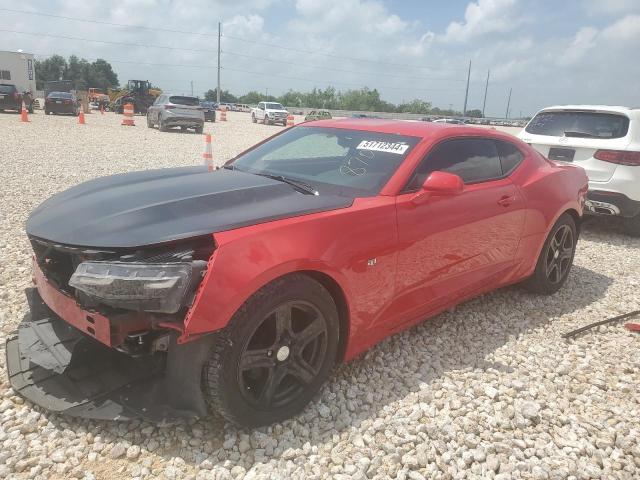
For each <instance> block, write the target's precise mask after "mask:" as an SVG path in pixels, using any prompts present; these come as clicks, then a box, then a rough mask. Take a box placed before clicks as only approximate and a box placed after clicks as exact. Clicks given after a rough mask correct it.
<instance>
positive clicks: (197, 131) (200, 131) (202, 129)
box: [196, 126, 204, 133]
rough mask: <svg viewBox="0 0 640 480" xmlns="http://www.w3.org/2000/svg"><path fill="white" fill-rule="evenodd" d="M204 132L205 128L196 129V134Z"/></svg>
mask: <svg viewBox="0 0 640 480" xmlns="http://www.w3.org/2000/svg"><path fill="white" fill-rule="evenodd" d="M203 131H204V126H201V127H196V133H202V132H203Z"/></svg>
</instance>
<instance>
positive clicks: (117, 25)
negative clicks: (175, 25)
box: [0, 8, 217, 37]
mask: <svg viewBox="0 0 640 480" xmlns="http://www.w3.org/2000/svg"><path fill="white" fill-rule="evenodd" d="M0 10H2V11H4V12H12V13H20V14H24V15H38V16H40V17H50V18H61V19H64V20H73V21H75V22H84V23H95V24H98V25H109V26H111V27H124V28H140V29H143V30H156V31H158V32H169V33H182V34H185V35H202V36H207V37H209V36H211V37H213V36H216V35H217V34H215V33H200V32H187V31H184V30H171V29H169V28H158V27H146V26H144V25H131V24H125V23H114V22H105V21H102V20H92V19H89V18H78V17H67V16H65V15H54V14H53V13H44V12H30V11H27V10H15V9H13V8H0Z"/></svg>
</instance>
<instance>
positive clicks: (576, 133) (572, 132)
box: [564, 130, 607, 138]
mask: <svg viewBox="0 0 640 480" xmlns="http://www.w3.org/2000/svg"><path fill="white" fill-rule="evenodd" d="M564 136H565V137H578V138H607V137H602V136H600V135H594V134H593V133H589V132H580V131H578V130H568V131H566V132H564Z"/></svg>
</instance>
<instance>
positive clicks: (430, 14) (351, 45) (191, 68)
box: [0, 0, 640, 117]
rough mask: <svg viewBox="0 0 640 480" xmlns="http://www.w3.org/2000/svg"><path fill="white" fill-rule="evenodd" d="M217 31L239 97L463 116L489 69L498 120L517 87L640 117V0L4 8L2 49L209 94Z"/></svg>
mask: <svg viewBox="0 0 640 480" xmlns="http://www.w3.org/2000/svg"><path fill="white" fill-rule="evenodd" d="M11 10H20V11H21V12H15V11H11ZM25 12H33V13H39V14H47V15H57V16H58V17H52V16H45V15H34V14H29V13H25ZM59 16H62V17H72V18H76V19H83V20H85V21H78V20H74V19H71V18H59ZM92 20H95V21H96V22H92ZM99 22H103V23H99ZM218 22H221V24H222V35H223V36H222V42H221V48H222V55H221V68H222V69H221V86H222V89H224V90H230V91H231V92H232V93H234V94H236V95H240V94H243V93H246V92H247V91H250V90H258V91H260V92H265V93H268V94H270V95H271V94H273V95H279V94H281V93H283V92H285V91H287V90H289V89H293V90H301V91H306V90H310V89H312V88H314V87H318V88H325V87H327V86H330V85H332V86H334V87H336V88H337V89H339V90H347V89H351V88H360V87H364V86H367V87H369V88H376V89H378V91H379V92H380V93H381V95H382V98H383V99H385V100H387V101H390V102H394V103H399V102H402V101H409V100H411V99H414V98H417V99H421V100H424V101H428V102H431V103H432V104H433V105H434V106H438V107H441V108H449V107H450V106H451V107H453V108H454V109H457V110H462V108H463V103H464V98H465V87H466V79H467V69H468V67H469V62H470V61H471V76H470V87H469V97H468V109H475V108H478V109H482V107H483V101H484V93H485V82H486V78H487V72H488V71H490V79H489V88H488V91H487V100H486V110H485V111H486V114H487V116H495V117H504V116H505V114H506V108H507V97H508V95H509V90H510V89H512V91H513V93H512V98H511V108H510V116H512V117H518V116H520V115H521V114H522V115H531V114H533V113H535V112H536V111H537V110H538V109H540V108H543V107H545V106H549V105H553V104H608V105H626V106H639V107H640V61H638V58H640V0H565V1H562V2H558V1H556V0H539V1H535V2H534V1H531V0H529V1H525V0H472V1H468V0H448V1H441V0H422V1H419V0H233V1H230V0H226V1H224V0H191V1H183V0H110V1H109V2H97V1H91V0H88V1H80V0H49V1H35V0H22V1H21V2H15V1H12V0H0V50H18V49H22V50H24V51H25V52H30V53H34V54H37V55H39V56H38V57H37V58H43V57H42V56H48V55H51V54H61V55H63V56H69V55H71V54H75V55H77V56H79V57H83V58H86V59H88V60H95V59H96V58H104V59H105V60H107V61H109V62H111V64H112V65H113V67H114V70H115V71H116V73H117V74H118V78H119V80H120V82H121V83H125V82H126V81H127V80H128V79H141V80H150V81H151V82H152V83H153V84H154V85H157V86H159V87H161V88H162V89H163V90H165V91H170V92H173V93H184V94H188V93H190V92H191V82H193V91H194V93H195V94H197V95H202V94H203V92H205V91H206V90H208V89H210V88H215V86H216V65H217V41H218V39H217V31H218ZM47 35H48V36H47ZM60 37H67V38H60ZM109 42H111V43H109Z"/></svg>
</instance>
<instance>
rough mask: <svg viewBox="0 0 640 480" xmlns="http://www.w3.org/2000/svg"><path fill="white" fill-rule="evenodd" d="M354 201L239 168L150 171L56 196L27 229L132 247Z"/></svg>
mask: <svg viewBox="0 0 640 480" xmlns="http://www.w3.org/2000/svg"><path fill="white" fill-rule="evenodd" d="M352 202H353V199H351V198H346V197H341V196H336V195H318V196H314V195H305V194H302V193H299V192H298V191H296V190H294V189H293V188H292V187H291V186H290V185H287V184H285V183H282V182H279V181H276V180H272V179H269V178H266V177H261V176H258V175H252V174H249V173H244V172H240V171H237V170H225V169H222V170H217V171H215V172H207V170H206V168H205V167H183V168H169V169H162V170H147V171H142V172H132V173H125V174H120V175H113V176H109V177H102V178H97V179H95V180H91V181H88V182H85V183H82V184H80V185H78V186H75V187H73V188H70V189H69V190H66V191H64V192H61V193H58V194H57V195H54V196H53V197H51V198H50V199H48V200H46V201H45V202H44V203H42V204H41V205H40V206H39V207H38V208H36V209H35V210H34V211H33V212H32V213H31V215H30V216H29V219H28V220H27V234H29V235H30V236H35V237H38V238H41V239H45V240H50V241H53V242H56V243H61V244H65V245H74V246H82V247H102V248H131V247H138V246H144V245H153V244H158V243H163V242H169V241H172V240H179V239H184V238H189V237H194V236H198V235H204V234H210V233H215V232H221V231H224V230H231V229H234V228H238V227H244V226H248V225H254V224H257V223H263V222H268V221H270V220H277V219H282V218H287V217H294V216H298V215H305V214H308V213H315V212H322V211H327V210H334V209H337V208H345V207H348V206H350V205H351V204H352Z"/></svg>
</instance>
